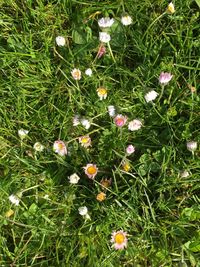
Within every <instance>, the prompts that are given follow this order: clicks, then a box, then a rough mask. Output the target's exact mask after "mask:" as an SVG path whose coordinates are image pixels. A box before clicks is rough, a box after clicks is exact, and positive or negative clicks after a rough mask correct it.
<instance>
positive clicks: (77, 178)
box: [69, 173, 80, 184]
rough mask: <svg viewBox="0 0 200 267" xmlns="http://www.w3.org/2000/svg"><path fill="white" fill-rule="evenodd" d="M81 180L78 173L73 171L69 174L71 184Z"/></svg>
mask: <svg viewBox="0 0 200 267" xmlns="http://www.w3.org/2000/svg"><path fill="white" fill-rule="evenodd" d="M79 180H80V177H79V176H78V175H77V174H76V173H73V174H72V175H70V176H69V182H70V184H78V181H79Z"/></svg>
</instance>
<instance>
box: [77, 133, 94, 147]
mask: <svg viewBox="0 0 200 267" xmlns="http://www.w3.org/2000/svg"><path fill="white" fill-rule="evenodd" d="M78 140H79V143H80V144H81V145H82V146H83V147H86V148H87V147H89V146H91V138H90V137H89V135H85V136H81V137H79V139H78Z"/></svg>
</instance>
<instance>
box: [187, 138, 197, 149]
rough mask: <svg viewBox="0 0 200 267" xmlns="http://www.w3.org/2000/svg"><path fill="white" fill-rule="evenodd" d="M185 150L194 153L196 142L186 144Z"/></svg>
mask: <svg viewBox="0 0 200 267" xmlns="http://www.w3.org/2000/svg"><path fill="white" fill-rule="evenodd" d="M187 149H188V150H189V151H191V152H194V151H195V150H196V149H197V142H195V141H190V142H187Z"/></svg>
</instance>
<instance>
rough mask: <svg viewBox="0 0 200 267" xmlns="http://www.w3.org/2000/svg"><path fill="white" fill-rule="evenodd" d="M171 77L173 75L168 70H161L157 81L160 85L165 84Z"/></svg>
mask: <svg viewBox="0 0 200 267" xmlns="http://www.w3.org/2000/svg"><path fill="white" fill-rule="evenodd" d="M172 77H173V75H172V74H171V73H169V72H161V74H160V76H159V82H160V84H161V85H166V84H168V82H169V81H171V79H172Z"/></svg>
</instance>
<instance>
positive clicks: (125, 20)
mask: <svg viewBox="0 0 200 267" xmlns="http://www.w3.org/2000/svg"><path fill="white" fill-rule="evenodd" d="M121 23H122V24H123V25H124V26H128V25H130V24H131V23H132V18H131V17H130V16H129V15H126V16H122V17H121Z"/></svg>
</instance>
